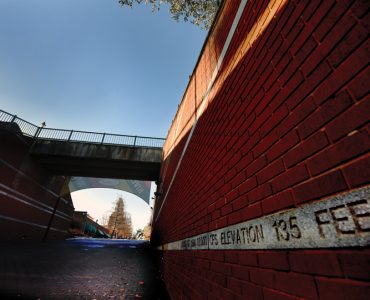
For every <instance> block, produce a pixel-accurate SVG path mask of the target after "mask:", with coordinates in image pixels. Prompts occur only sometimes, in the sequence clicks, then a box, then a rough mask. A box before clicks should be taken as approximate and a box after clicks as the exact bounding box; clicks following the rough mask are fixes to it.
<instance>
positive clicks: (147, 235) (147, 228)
mask: <svg viewBox="0 0 370 300" xmlns="http://www.w3.org/2000/svg"><path fill="white" fill-rule="evenodd" d="M143 233H144V239H145V240H150V236H151V234H152V226H150V224H148V225H146V226H145V227H144V230H143Z"/></svg>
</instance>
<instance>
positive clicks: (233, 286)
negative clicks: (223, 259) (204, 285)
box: [227, 277, 244, 295]
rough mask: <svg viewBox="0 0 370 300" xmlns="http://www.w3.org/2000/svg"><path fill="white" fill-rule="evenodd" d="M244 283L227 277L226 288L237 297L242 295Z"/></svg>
mask: <svg viewBox="0 0 370 300" xmlns="http://www.w3.org/2000/svg"><path fill="white" fill-rule="evenodd" d="M243 283H244V281H242V280H239V279H236V278H232V277H228V278H227V288H228V289H230V290H232V291H233V292H234V293H235V294H237V295H242V285H243Z"/></svg>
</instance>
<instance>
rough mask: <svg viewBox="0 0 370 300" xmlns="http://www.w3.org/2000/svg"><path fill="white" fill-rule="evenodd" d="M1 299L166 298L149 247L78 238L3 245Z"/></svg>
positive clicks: (1, 256) (0, 246)
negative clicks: (44, 242) (42, 242)
mask: <svg viewBox="0 0 370 300" xmlns="http://www.w3.org/2000/svg"><path fill="white" fill-rule="evenodd" d="M0 299H41V300H42V299H167V296H166V293H165V292H164V288H163V283H162V282H161V280H160V279H159V273H158V272H157V270H156V268H155V266H154V264H153V260H152V257H151V255H150V250H149V247H148V246H147V245H145V244H143V243H140V242H127V241H117V240H116V241H115V240H92V239H74V240H68V241H64V242H49V243H46V244H41V243H38V244H30V243H0Z"/></svg>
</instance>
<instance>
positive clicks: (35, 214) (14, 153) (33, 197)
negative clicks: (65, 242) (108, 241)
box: [0, 129, 74, 241]
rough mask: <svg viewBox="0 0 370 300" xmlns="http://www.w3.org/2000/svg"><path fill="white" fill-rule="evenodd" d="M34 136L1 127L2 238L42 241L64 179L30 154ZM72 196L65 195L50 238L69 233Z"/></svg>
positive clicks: (0, 196)
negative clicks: (24, 135)
mask: <svg viewBox="0 0 370 300" xmlns="http://www.w3.org/2000/svg"><path fill="white" fill-rule="evenodd" d="M31 142H32V141H31V140H30V139H27V138H25V137H23V136H22V135H21V134H19V133H16V132H14V131H9V130H6V129H0V240H2V241H4V240H14V241H15V240H34V241H41V240H42V239H43V237H44V233H45V230H46V228H47V225H48V223H49V220H50V217H51V215H52V212H53V209H54V206H55V204H56V201H57V199H58V195H59V192H60V190H61V188H62V186H63V182H64V179H63V177H61V176H53V175H52V174H50V173H49V172H48V171H46V170H45V169H44V168H43V167H42V166H41V165H39V164H38V163H37V162H35V161H34V160H33V159H32V158H31V157H30V156H29V149H30V145H31ZM73 211H74V208H73V204H72V199H71V197H70V196H69V195H68V196H65V197H62V198H61V199H60V201H59V205H58V209H57V211H56V214H55V217H54V219H53V222H52V224H51V229H50V231H49V234H48V240H53V239H64V238H66V237H67V229H68V227H69V224H70V221H71V217H72V213H73Z"/></svg>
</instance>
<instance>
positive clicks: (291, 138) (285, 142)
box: [266, 130, 299, 162]
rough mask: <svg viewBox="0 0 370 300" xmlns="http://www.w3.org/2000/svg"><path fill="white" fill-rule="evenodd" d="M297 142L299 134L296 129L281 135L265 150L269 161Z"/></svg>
mask: <svg viewBox="0 0 370 300" xmlns="http://www.w3.org/2000/svg"><path fill="white" fill-rule="evenodd" d="M298 143H299V136H298V134H297V131H295V130H293V131H291V132H289V133H288V134H287V135H285V136H284V137H282V138H281V139H280V140H279V141H278V142H277V143H276V144H275V145H274V146H273V147H271V149H270V150H269V151H268V152H267V154H266V156H267V159H268V161H269V162H271V161H273V160H274V159H276V158H278V157H280V156H281V155H282V154H283V153H285V152H286V151H287V150H288V149H290V148H292V147H294V146H295V145H296V144H298Z"/></svg>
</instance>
